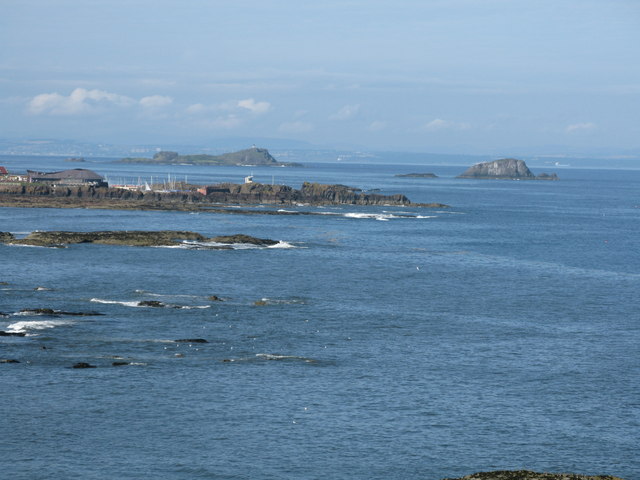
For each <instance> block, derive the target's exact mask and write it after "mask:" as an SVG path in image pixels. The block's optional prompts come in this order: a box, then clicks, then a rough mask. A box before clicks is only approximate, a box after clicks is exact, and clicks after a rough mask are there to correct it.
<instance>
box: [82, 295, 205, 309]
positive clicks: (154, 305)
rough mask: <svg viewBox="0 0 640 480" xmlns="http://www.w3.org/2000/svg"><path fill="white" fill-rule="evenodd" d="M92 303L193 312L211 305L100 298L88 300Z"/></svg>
mask: <svg viewBox="0 0 640 480" xmlns="http://www.w3.org/2000/svg"><path fill="white" fill-rule="evenodd" d="M90 301H91V302H94V303H104V304H112V305H122V306H125V307H133V308H146V307H147V308H175V309H180V310H194V309H203V308H211V305H177V304H175V303H164V302H160V301H157V300H142V301H133V302H123V301H119V300H104V299H102V298H92V299H91V300H90Z"/></svg>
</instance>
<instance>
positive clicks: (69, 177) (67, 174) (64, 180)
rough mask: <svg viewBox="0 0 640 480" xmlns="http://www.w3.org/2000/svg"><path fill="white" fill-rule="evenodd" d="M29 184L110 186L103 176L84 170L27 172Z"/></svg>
mask: <svg viewBox="0 0 640 480" xmlns="http://www.w3.org/2000/svg"><path fill="white" fill-rule="evenodd" d="M27 175H28V176H29V182H45V183H52V184H54V185H93V186H96V187H106V186H108V184H107V182H105V180H104V177H103V176H102V175H98V174H97V173H96V172H93V171H91V170H86V169H84V168H74V169H73V170H63V171H61V172H52V173H44V172H35V171H33V170H27Z"/></svg>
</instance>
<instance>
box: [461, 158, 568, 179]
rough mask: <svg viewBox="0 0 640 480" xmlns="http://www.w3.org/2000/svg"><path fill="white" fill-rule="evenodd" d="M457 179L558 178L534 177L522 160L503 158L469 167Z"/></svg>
mask: <svg viewBox="0 0 640 480" xmlns="http://www.w3.org/2000/svg"><path fill="white" fill-rule="evenodd" d="M457 178H475V179H498V180H505V179H506V180H557V179H558V176H557V175H556V174H555V173H553V174H547V173H543V174H540V175H538V176H536V175H534V174H533V173H532V172H531V170H529V167H527V164H526V163H525V162H524V160H518V159H515V158H503V159H501V160H494V161H492V162H483V163H477V164H475V165H473V166H472V167H469V168H468V169H467V170H466V171H465V172H464V173H462V174H461V175H458V177H457Z"/></svg>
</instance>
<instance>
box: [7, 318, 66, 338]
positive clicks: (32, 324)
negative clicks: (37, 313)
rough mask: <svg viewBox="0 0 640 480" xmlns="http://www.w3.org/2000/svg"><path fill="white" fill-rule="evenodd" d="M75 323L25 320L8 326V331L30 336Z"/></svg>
mask: <svg viewBox="0 0 640 480" xmlns="http://www.w3.org/2000/svg"><path fill="white" fill-rule="evenodd" d="M74 323H75V322H71V321H69V320H31V321H29V320H24V321H20V322H15V323H12V324H10V325H8V326H7V331H10V332H15V333H26V334H27V336H29V334H30V332H32V331H34V330H47V329H49V328H55V327H61V326H64V325H73V324H74Z"/></svg>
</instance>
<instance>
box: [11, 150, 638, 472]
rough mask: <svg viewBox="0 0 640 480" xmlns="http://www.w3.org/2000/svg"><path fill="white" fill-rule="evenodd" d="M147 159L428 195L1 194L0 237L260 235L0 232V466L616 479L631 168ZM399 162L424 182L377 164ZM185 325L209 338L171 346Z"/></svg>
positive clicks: (630, 393) (622, 430)
mask: <svg viewBox="0 0 640 480" xmlns="http://www.w3.org/2000/svg"><path fill="white" fill-rule="evenodd" d="M2 161H3V162H4V164H6V165H7V166H8V167H9V169H10V170H20V169H21V165H24V168H22V169H23V170H26V168H31V167H34V168H38V165H37V164H36V165H33V164H31V163H30V164H29V165H25V161H26V160H25V159H20V158H18V157H9V158H8V157H4V158H3V159H2ZM37 161H38V159H32V162H35V163H37ZM41 161H42V162H45V161H46V162H48V165H49V167H48V170H53V169H64V168H68V167H69V165H68V164H63V162H61V161H58V162H59V163H58V164H54V165H52V161H51V159H45V160H41ZM54 163H55V162H54ZM81 166H82V167H86V168H91V169H93V170H95V171H97V172H99V173H103V174H108V175H110V176H115V175H118V174H120V175H122V176H125V175H130V177H132V178H136V177H138V176H141V177H142V178H148V177H149V176H150V175H166V173H168V172H166V170H165V171H162V168H164V167H161V168H160V169H158V168H157V167H149V166H131V165H128V166H123V165H118V164H113V163H109V162H107V161H106V160H104V161H96V162H93V163H87V164H83V165H81ZM41 168H43V169H44V168H45V167H44V166H43V167H41ZM167 168H170V169H171V173H172V174H173V175H178V176H180V175H188V179H189V181H194V182H196V181H198V182H201V183H207V182H215V181H223V180H224V181H226V180H232V181H241V178H242V177H243V176H244V175H248V174H250V173H253V174H254V176H255V177H256V180H257V181H262V182H264V183H270V182H271V181H274V182H277V183H286V184H289V185H292V186H294V187H299V185H300V184H301V182H302V181H305V180H310V181H318V182H323V183H344V184H348V185H352V186H356V187H359V188H363V189H365V190H368V189H381V193H384V194H391V193H404V194H406V195H407V196H408V197H409V198H410V199H411V200H413V201H415V202H431V201H436V202H442V203H446V204H449V205H451V206H452V207H451V208H450V209H441V210H439V209H436V210H430V209H416V208H391V207H379V208H364V207H362V208H357V207H348V206H344V207H332V208H324V209H316V210H318V211H321V212H323V213H325V215H322V216H243V215H217V214H206V213H199V214H189V213H177V212H118V211H107V210H56V209H13V208H2V209H0V231H10V232H13V233H16V234H19V235H20V234H25V233H27V232H30V231H33V230H38V229H39V230H63V229H64V230H78V231H92V230H108V229H114V230H116V229H143V230H155V229H186V230H194V231H197V232H200V233H202V234H205V235H210V236H214V235H220V234H233V233H246V234H249V235H255V236H259V237H266V238H272V239H276V240H281V241H282V242H284V243H282V244H281V245H280V246H279V247H280V248H266V249H261V248H242V249H236V250H224V251H219V250H193V249H186V248H135V247H117V246H101V245H73V246H71V247H69V248H67V249H47V248H30V247H12V246H1V245H0V255H1V258H2V265H1V267H0V281H3V282H6V284H3V285H0V312H3V313H5V314H7V316H5V317H4V318H0V330H5V331H22V332H26V333H27V336H26V337H22V338H20V337H0V358H11V359H17V360H19V361H20V363H18V364H0V367H1V368H0V381H1V387H0V388H1V390H0V391H1V392H2V400H3V407H4V412H3V413H4V414H3V415H2V419H1V420H0V431H1V432H2V437H3V441H2V442H1V443H0V458H1V459H2V460H0V464H2V467H3V468H2V470H3V472H4V473H3V475H5V476H6V478H11V479H30V480H31V479H50V478H65V479H75V478H78V479H107V478H109V479H112V478H126V479H147V478H163V479H172V480H173V479H196V478H198V479H282V478H290V479H320V478H322V479H325V478H332V479H333V478H335V479H343V478H344V479H389V478H397V479H426V480H437V479H441V478H443V477H447V476H459V475H464V474H469V473H472V472H475V471H482V470H493V469H520V468H526V469H532V470H541V471H574V472H579V473H590V474H605V473H606V474H615V475H619V476H621V477H624V478H626V479H627V480H634V479H639V478H640V473H639V472H640V461H639V460H638V454H637V451H638V427H639V422H640V420H639V415H638V412H639V403H640V401H639V398H640V380H639V379H640V360H639V355H638V354H639V353H640V352H639V347H638V345H640V332H639V320H638V319H639V315H638V312H640V300H639V299H638V291H640V255H639V254H638V242H637V238H638V231H639V226H640V193H639V192H640V191H639V190H638V185H639V184H640V171H614V170H578V169H562V170H557V171H558V174H559V175H560V177H561V180H560V181H559V182H509V181H495V182H494V181H473V180H458V179H455V178H454V177H455V175H457V174H459V173H461V172H462V170H464V167H442V166H429V167H417V166H415V165H414V166H406V165H355V164H316V165H309V166H308V167H307V168H304V169H265V168H262V169H261V168H254V169H252V171H247V169H244V168H229V167H227V168H224V167H218V168H216V167H214V168H208V169H207V168H203V167H189V166H176V167H167ZM534 170H535V171H536V173H538V170H540V169H534ZM414 171H430V172H434V173H436V174H438V175H439V178H437V179H411V178H398V177H394V174H396V173H410V172H414ZM37 287H46V289H39V290H35V289H36V288H37ZM210 295H217V296H219V297H222V298H223V299H224V302H215V301H211V300H209V298H208V297H209V296H210ZM143 300H159V301H162V302H164V303H166V304H168V305H170V306H171V307H181V308H150V307H146V308H145V307H139V306H137V302H140V301H143ZM256 301H259V303H260V305H256V303H255V302H256ZM25 308H54V309H60V310H65V311H77V312H79V311H83V312H87V311H94V312H97V313H101V314H103V315H100V316H97V315H96V316H87V317H69V316H61V317H47V316H35V315H20V314H19V312H20V310H21V309H25ZM185 338H204V339H207V340H208V343H206V344H205V343H189V342H186V343H182V342H180V343H177V342H174V340H176V339H185ZM114 361H126V362H128V363H130V365H127V366H123V367H113V366H112V362H114ZM76 362H88V363H91V364H93V365H96V366H97V368H95V369H85V370H82V369H72V368H70V367H71V366H72V365H73V364H74V363H76Z"/></svg>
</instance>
